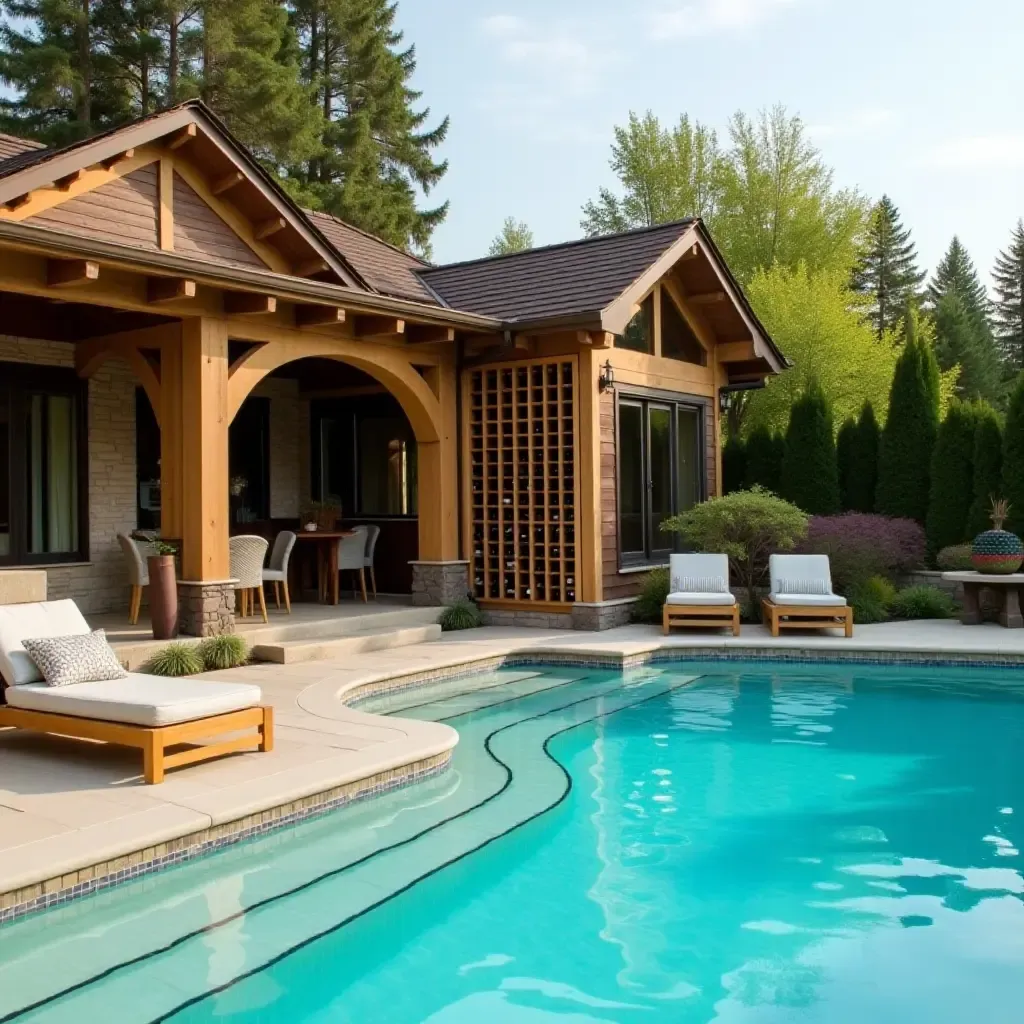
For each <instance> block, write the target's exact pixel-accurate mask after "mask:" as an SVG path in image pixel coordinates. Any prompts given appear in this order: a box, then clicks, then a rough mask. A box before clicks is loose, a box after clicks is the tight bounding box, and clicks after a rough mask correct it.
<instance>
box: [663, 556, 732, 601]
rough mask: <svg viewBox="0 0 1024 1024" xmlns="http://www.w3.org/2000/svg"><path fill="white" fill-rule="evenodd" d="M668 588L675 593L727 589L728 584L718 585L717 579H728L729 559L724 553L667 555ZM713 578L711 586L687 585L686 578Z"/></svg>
mask: <svg viewBox="0 0 1024 1024" xmlns="http://www.w3.org/2000/svg"><path fill="white" fill-rule="evenodd" d="M668 562H669V579H670V581H671V582H670V584H669V589H670V590H671V591H672V593H674V594H677V593H680V592H681V591H687V592H689V593H695V592H697V591H705V590H707V591H711V590H712V589H713V591H714V592H715V593H721V592H723V591H728V589H729V588H728V586H725V585H723V586H719V581H723V582H724V581H727V580H728V579H729V559H728V557H727V556H726V555H702V554H685V555H679V554H676V555H670V556H669V560H668ZM697 579H701V580H713V581H714V584H713V587H710V586H709V587H705V586H700V587H693V586H688V585H687V584H686V583H685V582H684V581H686V580H690V581H692V580H697Z"/></svg>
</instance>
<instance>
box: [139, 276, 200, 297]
mask: <svg viewBox="0 0 1024 1024" xmlns="http://www.w3.org/2000/svg"><path fill="white" fill-rule="evenodd" d="M146 297H147V298H148V300H149V301H150V302H153V303H157V302H174V301H175V300H177V299H194V298H195V297H196V283H195V281H193V280H191V279H190V278H187V277H151V278H149V279H148V280H147V281H146Z"/></svg>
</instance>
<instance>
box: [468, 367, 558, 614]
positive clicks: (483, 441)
mask: <svg viewBox="0 0 1024 1024" xmlns="http://www.w3.org/2000/svg"><path fill="white" fill-rule="evenodd" d="M466 384H467V387H466V388H465V389H464V402H465V405H464V419H463V427H464V431H465V443H466V447H465V449H464V451H465V452H466V463H467V465H466V474H467V484H468V486H467V488H466V490H467V492H468V495H467V505H468V508H467V513H468V515H467V517H466V518H467V522H468V524H469V528H468V540H469V555H470V574H471V575H470V578H471V580H472V586H473V591H474V593H475V594H476V596H477V598H478V599H479V600H481V601H488V602H490V601H494V602H501V603H506V604H511V603H515V604H528V605H530V606H535V605H537V604H568V603H571V602H572V601H575V600H576V543H577V524H576V443H575V442H576V436H577V431H576V423H577V418H578V415H577V401H576V387H577V385H576V360H575V359H569V358H561V359H542V360H529V361H524V362H517V363H502V364H496V365H493V366H492V365H488V366H484V367H481V368H480V369H474V370H468V371H467V372H466Z"/></svg>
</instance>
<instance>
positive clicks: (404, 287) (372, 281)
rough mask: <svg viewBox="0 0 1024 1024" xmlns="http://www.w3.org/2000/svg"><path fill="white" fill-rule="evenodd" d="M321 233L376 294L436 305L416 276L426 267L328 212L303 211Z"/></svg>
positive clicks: (420, 261)
mask: <svg viewBox="0 0 1024 1024" xmlns="http://www.w3.org/2000/svg"><path fill="white" fill-rule="evenodd" d="M304 212H305V214H306V216H307V217H309V219H310V220H311V221H312V222H313V224H314V225H315V226H316V227H317V228H319V229H320V233H321V234H322V235H323V236H324V237H325V238H326V239H327V241H328V242H330V243H331V245H333V246H334V248H335V249H337V250H338V251H339V252H340V253H341V255H342V256H343V257H344V258H345V259H346V260H347V261H348V262H349V263H350V264H351V265H352V266H353V267H355V269H356V272H357V273H358V274H359V276H360V277H361V278H362V279H363V280H364V281H365V282H366V283H367V284H368V285H369V286H370V287H371V288H373V289H374V290H375V291H378V292H381V293H382V294H384V295H394V296H396V297H397V298H402V299H416V300H417V301H419V302H430V303H433V304H437V299H436V298H435V296H434V295H433V293H432V292H431V291H430V289H429V288H427V287H426V285H424V283H423V282H422V281H421V280H420V279H419V278H418V277H417V276H416V271H417V270H421V269H424V268H425V267H426V266H427V264H426V263H424V262H423V261H422V260H418V259H417V258H416V257H415V256H411V255H410V254H409V253H407V252H404V251H403V250H402V249H398V248H396V247H395V246H393V245H389V244H388V243H387V242H384V241H382V240H381V239H379V238H375V237H374V236H373V235H371V234H368V233H367V232H365V231H361V230H360V229H359V228H355V227H353V226H352V225H351V224H346V223H345V221H343V220H338V218H337V217H332V216H331V215H330V214H329V213H321V212H319V211H317V210H305V211H304Z"/></svg>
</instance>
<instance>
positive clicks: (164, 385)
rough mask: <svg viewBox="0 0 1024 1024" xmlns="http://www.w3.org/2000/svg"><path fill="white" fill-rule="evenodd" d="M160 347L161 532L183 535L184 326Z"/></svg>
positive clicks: (165, 534) (176, 329)
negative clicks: (182, 394) (182, 365)
mask: <svg viewBox="0 0 1024 1024" xmlns="http://www.w3.org/2000/svg"><path fill="white" fill-rule="evenodd" d="M173 326H174V328H175V329H174V330H173V331H171V332H169V334H168V336H167V337H166V338H165V339H164V341H163V343H162V344H161V346H160V406H161V407H160V410H159V412H160V532H161V534H162V535H163V536H164V537H170V538H180V537H182V535H183V530H184V523H183V519H182V507H181V502H182V494H183V493H184V483H183V477H182V456H181V325H180V324H175V325H173Z"/></svg>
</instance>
